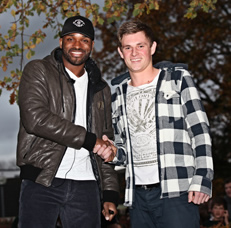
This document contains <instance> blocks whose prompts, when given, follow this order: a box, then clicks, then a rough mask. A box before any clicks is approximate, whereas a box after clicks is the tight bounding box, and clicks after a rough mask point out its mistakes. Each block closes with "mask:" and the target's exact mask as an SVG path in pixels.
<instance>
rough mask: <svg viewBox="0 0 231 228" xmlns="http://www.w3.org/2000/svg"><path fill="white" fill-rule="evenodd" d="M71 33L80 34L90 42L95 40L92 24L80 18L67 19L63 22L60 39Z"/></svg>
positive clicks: (86, 19)
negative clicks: (89, 39)
mask: <svg viewBox="0 0 231 228" xmlns="http://www.w3.org/2000/svg"><path fill="white" fill-rule="evenodd" d="M71 33H81V34H83V35H85V36H88V37H89V38H91V39H92V40H94V38H95V30H94V27H93V24H92V22H91V21H90V20H89V19H88V18H86V17H82V16H74V17H69V18H68V19H67V20H66V21H65V22H64V25H63V29H62V32H61V34H60V37H64V36H66V35H68V34H71Z"/></svg>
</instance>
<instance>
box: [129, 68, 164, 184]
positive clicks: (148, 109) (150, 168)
mask: <svg viewBox="0 0 231 228" xmlns="http://www.w3.org/2000/svg"><path fill="white" fill-rule="evenodd" d="M159 74H160V72H159ZM159 74H158V75H157V76H156V77H155V78H154V80H153V81H152V82H151V83H149V84H144V85H141V86H138V87H133V86H131V85H130V81H128V90H127V98H126V99H127V101H126V104H127V107H126V111H127V116H128V124H129V131H130V137H131V144H132V154H133V162H134V173H135V184H136V185H142V184H145V185H147V184H154V183H158V182H159V174H158V160H157V143H156V118H155V95H156V85H157V81H158V78H159Z"/></svg>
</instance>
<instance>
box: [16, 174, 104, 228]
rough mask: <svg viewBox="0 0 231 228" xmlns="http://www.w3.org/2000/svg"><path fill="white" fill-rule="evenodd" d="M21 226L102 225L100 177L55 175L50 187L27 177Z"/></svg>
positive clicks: (83, 227) (88, 227) (92, 227)
mask: <svg viewBox="0 0 231 228" xmlns="http://www.w3.org/2000/svg"><path fill="white" fill-rule="evenodd" d="M19 203H20V207H19V228H54V227H56V221H57V218H58V216H59V217H60V219H61V223H62V227H64V228H79V227H81V228H100V226H101V225H100V223H101V222H100V220H101V206H100V196H99V190H98V185H97V183H96V181H74V180H65V179H59V178H55V179H54V181H53V183H52V185H51V186H50V187H45V186H43V185H40V184H37V183H34V182H32V181H29V180H23V181H22V184H21V193H20V202H19Z"/></svg>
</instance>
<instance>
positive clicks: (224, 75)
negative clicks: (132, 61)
mask: <svg viewBox="0 0 231 228" xmlns="http://www.w3.org/2000/svg"><path fill="white" fill-rule="evenodd" d="M129 2H130V8H129V9H128V14H127V15H128V18H129V17H130V15H131V14H132V9H133V7H134V4H135V2H136V1H135V0H130V1H129ZM185 2H186V1H178V0H163V1H161V3H159V10H158V11H155V12H151V13H150V14H149V15H147V14H143V15H141V17H140V19H141V20H142V21H145V22H146V23H147V24H149V25H150V26H151V27H152V28H153V29H154V31H155V35H156V39H157V44H158V45H157V51H156V53H155V55H154V59H153V61H154V63H156V62H159V61H162V60H169V61H172V62H184V63H187V64H188V66H189V71H190V72H191V74H192V75H193V77H194V79H195V82H196V85H197V87H198V89H199V91H200V95H201V97H202V100H203V103H204V105H205V109H206V112H207V114H208V118H209V122H210V125H211V136H212V142H213V156H214V164H215V175H216V176H217V175H221V176H223V177H226V176H228V175H230V172H231V166H230V163H228V156H229V158H230V154H231V149H230V148H231V89H230V88H231V78H230V72H231V64H230V61H231V33H230V28H231V4H230V0H220V1H218V2H217V4H216V10H215V11H213V13H209V14H208V13H205V12H201V11H200V12H198V14H197V17H196V18H194V19H193V20H188V19H187V18H185V17H184V9H185V4H186V3H185ZM172 6H174V7H172ZM126 19H127V18H125V20H126ZM120 23H121V22H113V23H112V24H110V25H108V26H107V27H105V26H104V27H103V26H102V27H101V28H100V29H101V31H102V34H101V37H100V38H101V40H102V42H103V47H104V48H103V50H101V51H100V52H99V53H97V60H98V61H99V62H100V65H103V68H102V70H103V71H104V72H105V75H107V77H109V78H114V77H116V76H117V75H118V74H119V72H120V71H126V68H125V65H124V64H123V61H122V60H121V59H120V57H119V55H118V54H117V52H115V51H114V52H113V50H115V49H116V46H117V44H116V43H113V42H111V40H116V31H117V29H118V27H119V25H120ZM103 63H104V64H103Z"/></svg>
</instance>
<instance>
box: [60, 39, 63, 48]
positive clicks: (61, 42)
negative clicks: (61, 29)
mask: <svg viewBox="0 0 231 228" xmlns="http://www.w3.org/2000/svg"><path fill="white" fill-rule="evenodd" d="M62 44H63V38H59V47H60V48H61V49H62Z"/></svg>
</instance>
